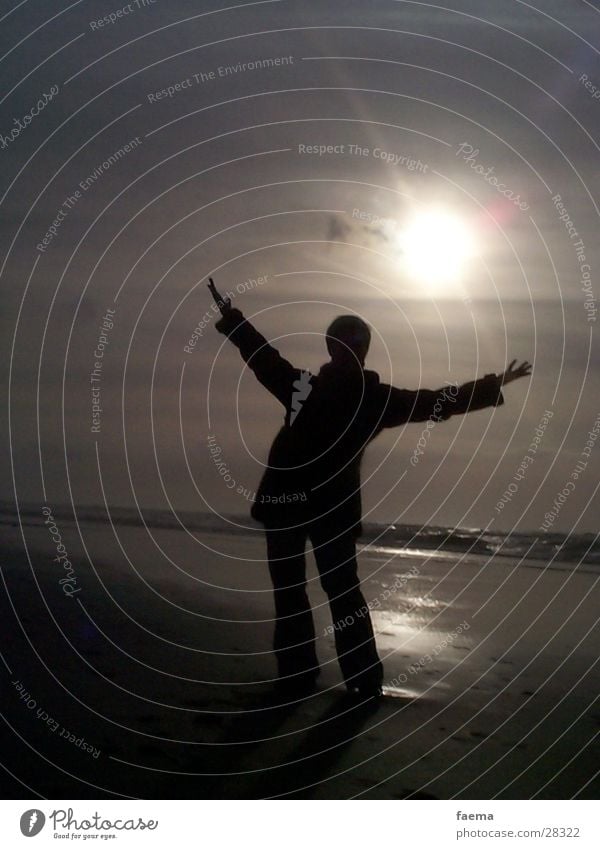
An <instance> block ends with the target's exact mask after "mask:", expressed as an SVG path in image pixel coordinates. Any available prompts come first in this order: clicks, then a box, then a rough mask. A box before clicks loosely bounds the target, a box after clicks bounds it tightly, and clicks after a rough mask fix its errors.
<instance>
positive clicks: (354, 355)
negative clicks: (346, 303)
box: [327, 315, 371, 366]
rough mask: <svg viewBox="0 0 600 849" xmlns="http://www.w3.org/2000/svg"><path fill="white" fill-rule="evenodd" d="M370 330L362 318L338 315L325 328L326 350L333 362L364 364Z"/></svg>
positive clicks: (369, 340)
mask: <svg viewBox="0 0 600 849" xmlns="http://www.w3.org/2000/svg"><path fill="white" fill-rule="evenodd" d="M370 343H371V331H370V330H369V326H368V324H366V323H365V322H364V321H363V320H362V318H358V316H355V315H339V316H338V317H337V318H336V319H334V320H333V321H332V322H331V324H330V325H329V327H328V328H327V350H328V351H329V356H330V357H331V360H332V362H334V363H340V364H343V363H354V364H356V361H357V360H358V362H359V363H360V365H361V366H363V365H364V364H365V357H366V356H367V351H368V350H369V345H370Z"/></svg>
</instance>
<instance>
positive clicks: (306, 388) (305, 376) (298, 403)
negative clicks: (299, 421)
mask: <svg viewBox="0 0 600 849" xmlns="http://www.w3.org/2000/svg"><path fill="white" fill-rule="evenodd" d="M292 386H293V387H294V389H295V392H294V394H293V395H292V414H291V416H290V424H291V425H292V424H294V419H295V418H296V416H297V415H298V413H299V412H300V410H301V409H302V402H303V401H306V399H307V398H308V396H309V395H310V393H311V392H312V385H311V382H310V372H309V371H301V372H300V377H299V378H298V379H297V380H295V381H294V382H293V384H292Z"/></svg>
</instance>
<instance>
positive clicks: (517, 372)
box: [498, 360, 531, 386]
mask: <svg viewBox="0 0 600 849" xmlns="http://www.w3.org/2000/svg"><path fill="white" fill-rule="evenodd" d="M516 362H517V361H516V360H513V361H512V363H510V365H509V366H508V368H507V369H506V371H505V372H504V373H503V374H499V375H498V377H499V378H500V380H501V381H502V385H503V386H505V385H506V384H507V383H511V382H512V381H513V380H517V378H519V377H529V375H530V374H531V363H528V362H527V360H524V361H523V362H522V363H521V365H520V366H517V367H516V368H514V365H515V363H516Z"/></svg>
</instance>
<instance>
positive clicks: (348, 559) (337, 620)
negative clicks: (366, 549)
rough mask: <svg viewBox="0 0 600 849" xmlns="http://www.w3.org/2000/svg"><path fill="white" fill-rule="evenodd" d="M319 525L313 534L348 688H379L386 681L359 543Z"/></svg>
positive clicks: (352, 538) (339, 656) (368, 689)
mask: <svg viewBox="0 0 600 849" xmlns="http://www.w3.org/2000/svg"><path fill="white" fill-rule="evenodd" d="M337 533H339V532H338V531H335V530H332V529H328V528H326V527H323V526H319V525H318V524H317V525H316V526H315V527H314V528H313V529H311V533H310V537H311V541H312V544H313V548H314V553H315V559H316V561H317V567H318V570H319V575H320V577H321V584H322V586H323V589H324V590H325V592H326V593H327V596H328V598H329V606H330V608H331V617H332V619H333V626H334V635H335V645H336V649H337V654H338V659H339V662H340V667H341V669H342V674H343V676H344V680H345V682H346V684H347V685H348V687H349V688H354V687H358V688H360V689H361V690H365V691H373V692H374V691H376V690H377V689H378V688H379V687H381V684H382V681H383V666H382V664H381V661H380V659H379V656H378V654H377V647H376V645H375V636H374V634H373V625H372V623H371V616H370V612H369V608H368V606H367V603H366V601H365V598H364V596H363V594H362V592H361V589H360V581H359V579H358V564H357V562H356V544H355V541H354V537H353V535H352V533H351V532H346V533H343V534H341V535H340V536H338V537H337V538H336V535H337Z"/></svg>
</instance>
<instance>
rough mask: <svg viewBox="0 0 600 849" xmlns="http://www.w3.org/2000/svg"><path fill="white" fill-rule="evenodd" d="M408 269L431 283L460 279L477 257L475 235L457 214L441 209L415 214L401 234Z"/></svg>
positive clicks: (411, 273) (417, 276)
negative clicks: (465, 268) (465, 269)
mask: <svg viewBox="0 0 600 849" xmlns="http://www.w3.org/2000/svg"><path fill="white" fill-rule="evenodd" d="M399 242H400V245H399V246H400V249H401V252H402V256H403V262H404V267H405V269H406V271H407V272H408V273H409V274H410V275H411V276H412V277H416V278H420V279H423V278H426V279H427V280H428V281H430V282H450V281H453V280H456V279H457V278H458V277H459V276H460V274H461V272H462V271H463V269H464V266H465V264H466V262H467V260H468V259H470V257H471V256H473V253H474V244H473V237H472V234H471V232H470V230H469V228H468V227H467V226H466V224H465V223H464V222H463V221H462V220H461V219H460V218H459V217H458V216H457V215H454V214H452V213H450V212H445V211H444V210H440V209H428V210H423V211H420V212H417V213H415V215H414V217H413V218H412V219H411V220H410V221H409V222H408V223H407V225H406V227H405V228H404V229H403V230H402V232H401V233H399Z"/></svg>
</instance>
